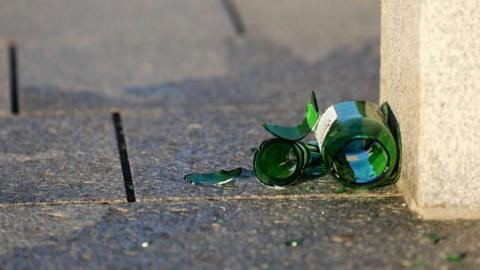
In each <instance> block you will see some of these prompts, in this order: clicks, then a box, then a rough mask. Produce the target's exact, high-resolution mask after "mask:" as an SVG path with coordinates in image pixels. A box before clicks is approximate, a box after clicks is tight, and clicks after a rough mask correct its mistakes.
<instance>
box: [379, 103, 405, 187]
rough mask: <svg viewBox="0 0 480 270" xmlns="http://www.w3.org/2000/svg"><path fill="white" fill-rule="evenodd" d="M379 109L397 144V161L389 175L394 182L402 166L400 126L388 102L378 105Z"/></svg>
mask: <svg viewBox="0 0 480 270" xmlns="http://www.w3.org/2000/svg"><path fill="white" fill-rule="evenodd" d="M380 110H381V111H382V113H383V115H384V116H385V119H386V120H387V125H388V128H389V129H390V131H391V132H392V135H393V138H394V139H395V143H396V145H397V153H398V162H397V164H396V166H395V168H394V170H393V172H392V175H391V176H390V180H391V182H396V181H397V180H398V178H399V177H400V169H401V167H402V137H401V134H400V126H399V124H398V120H397V118H396V117H395V114H394V113H393V111H392V108H391V107H390V104H388V102H384V103H382V105H380Z"/></svg>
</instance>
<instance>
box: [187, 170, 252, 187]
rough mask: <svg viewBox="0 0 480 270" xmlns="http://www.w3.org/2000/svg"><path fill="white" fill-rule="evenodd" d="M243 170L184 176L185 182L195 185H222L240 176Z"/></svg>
mask: <svg viewBox="0 0 480 270" xmlns="http://www.w3.org/2000/svg"><path fill="white" fill-rule="evenodd" d="M244 170H245V169H243V168H235V169H233V170H220V171H218V172H211V173H192V174H187V175H185V177H184V179H185V181H187V182H189V183H192V184H195V185H204V186H211V185H223V184H226V183H228V182H230V181H232V180H234V179H235V178H237V177H240V176H241V175H242V172H243V171H244Z"/></svg>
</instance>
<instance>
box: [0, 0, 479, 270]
mask: <svg viewBox="0 0 480 270" xmlns="http://www.w3.org/2000/svg"><path fill="white" fill-rule="evenodd" d="M230 2H232V3H234V4H235V6H236V12H238V13H237V15H238V16H237V17H236V19H233V17H235V15H234V16H232V10H234V11H233V12H234V13H235V8H233V9H232V7H230V13H228V12H227V10H226V9H225V2H222V1H220V0H218V1H215V0H209V1H194V0H182V1H166V0H162V1H149V0H138V1H126V0H122V1H113V0H103V1H93V0H87V1H73V0H71V1H60V0H47V1H42V2H32V1H27V0H18V1H7V0H0V37H7V38H11V39H14V40H15V41H16V43H17V50H18V60H19V61H18V62H19V63H18V64H19V65H18V68H19V69H18V75H19V88H18V94H19V104H20V115H19V116H13V115H11V114H10V113H9V111H10V110H9V108H8V107H9V105H10V102H11V100H10V89H9V87H8V84H9V81H8V78H9V76H8V75H9V69H8V67H6V66H7V65H8V63H9V58H8V55H7V54H5V53H4V52H5V50H6V46H5V45H1V46H0V49H1V50H2V52H0V65H1V66H0V91H1V93H0V105H1V106H2V107H1V109H0V115H2V117H1V118H0V127H1V129H0V169H1V170H0V178H1V179H2V185H3V188H2V190H1V191H0V243H2V244H1V245H0V268H1V269H52V268H53V269H55V268H60V269H63V268H77V269H78V268H99V269H127V268H129V269H131V268H133V269H151V268H160V269H192V268H198V269H287V268H288V269H291V268H293V269H305V268H307V269H319V268H320V269H323V268H326V269H417V268H418V269H478V268H479V267H480V254H479V251H478V250H479V244H478V243H479V241H478V240H479V236H478V230H479V229H480V228H479V227H480V223H479V222H478V221H450V222H433V221H428V222H427V221H422V220H420V219H419V218H417V217H416V216H415V215H414V214H412V213H411V212H410V211H409V210H408V209H407V207H406V206H405V203H404V201H403V198H402V197H401V194H400V193H399V192H398V191H397V189H396V188H395V187H387V188H384V189H379V190H373V191H354V190H342V189H341V188H340V186H339V185H338V184H337V183H336V182H335V181H334V180H333V179H332V177H330V176H324V177H320V178H317V179H305V181H303V182H300V183H298V184H296V185H293V186H290V187H288V188H285V189H271V188H267V187H265V186H263V185H261V184H259V183H258V181H257V180H256V179H255V177H254V176H253V175H252V173H251V162H252V151H251V148H254V147H256V146H257V145H258V144H259V143H260V142H261V141H262V140H263V139H265V138H267V137H268V136H269V135H268V134H267V133H266V132H265V131H264V130H263V128H262V126H261V125H262V124H263V123H265V122H275V123H285V124H296V123H298V122H299V121H300V120H301V119H302V115H303V111H304V104H305V102H306V101H307V100H308V98H309V95H310V93H311V91H312V90H315V91H316V93H317V98H318V101H319V106H320V108H321V109H325V108H326V107H327V106H329V105H331V104H334V103H336V102H339V101H344V100H356V99H365V100H372V101H376V100H377V99H378V87H379V74H378V72H379V60H380V59H379V33H380V25H379V24H380V3H379V1H373V0H368V1H365V0H340V1H335V2H332V1H313V0H301V1H295V3H292V2H291V1H287V0H281V1H275V3H273V2H272V1H265V0H262V1H258V0H248V1H246V0H242V1H235V2H233V1H230ZM235 20H236V21H235ZM239 24H241V26H242V27H243V29H244V32H242V33H240V32H239V31H238V30H239ZM240 30H241V29H240ZM113 111H117V112H120V114H121V116H122V119H123V129H124V137H125V140H126V142H127V152H128V155H129V162H130V168H131V173H132V180H133V184H134V189H135V195H136V200H137V201H136V202H134V203H126V195H125V187H124V178H123V176H122V167H121V162H120V157H119V153H118V149H117V141H116V135H119V134H116V132H115V130H114V125H113V122H112V120H111V113H112V112H113ZM124 165H125V164H124ZM238 166H241V167H244V168H247V174H246V175H245V177H242V178H241V179H237V180H236V181H234V182H232V183H229V184H227V185H225V186H223V187H201V186H196V185H191V184H189V183H187V182H185V181H184V180H183V176H184V175H185V174H187V173H191V172H208V171H212V170H218V169H228V168H234V167H238ZM248 170H249V171H248Z"/></svg>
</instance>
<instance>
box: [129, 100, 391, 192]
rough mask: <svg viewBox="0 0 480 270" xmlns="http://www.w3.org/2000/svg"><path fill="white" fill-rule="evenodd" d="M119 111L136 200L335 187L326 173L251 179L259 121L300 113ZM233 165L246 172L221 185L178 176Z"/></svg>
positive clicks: (296, 117)
mask: <svg viewBox="0 0 480 270" xmlns="http://www.w3.org/2000/svg"><path fill="white" fill-rule="evenodd" d="M300 107H303V105H300ZM124 115H125V117H124V125H125V133H126V137H127V141H128V147H129V156H130V159H131V166H132V174H133V178H134V181H135V189H136V194H137V198H138V199H139V200H145V199H148V198H172V197H174V198H175V197H179V198H186V197H187V198H191V197H198V196H207V197H208V196H214V197H215V196H216V197H232V196H244V197H249V196H268V195H275V194H276V195H278V194H283V195H298V194H325V193H333V192H335V190H337V189H338V188H339V187H340V186H339V185H338V184H337V183H336V182H335V181H334V180H333V179H332V178H331V177H330V176H325V177H320V178H317V179H311V180H310V181H305V182H302V183H301V184H298V185H293V186H290V187H288V188H285V189H274V188H269V187H266V186H264V185H262V184H260V183H259V182H258V181H257V179H256V178H255V176H254V174H253V171H252V162H253V152H252V150H251V149H252V148H255V147H257V146H258V145H259V144H260V143H261V142H262V141H263V140H264V139H266V138H269V137H272V136H271V135H268V134H267V132H266V131H265V130H264V129H263V127H262V124H263V123H265V122H274V121H275V120H276V119H277V120H278V119H280V118H281V119H283V120H286V122H285V123H289V124H294V123H298V122H300V121H301V120H302V119H303V113H301V114H295V113H292V112H289V111H288V110H285V109H283V108H276V109H275V108H273V109H271V108H268V107H261V106H252V105H250V106H248V105H241V106H218V107H215V106H205V107H196V106H190V107H188V106H186V107H183V108H182V107H177V108H172V107H166V108H164V109H157V110H146V111H143V112H142V111H137V110H131V111H125V112H124ZM280 115H281V117H280ZM275 118H276V119H275ZM236 167H243V168H246V169H247V170H248V171H249V172H248V173H247V175H245V176H246V177H242V178H239V179H238V181H234V182H233V183H228V184H226V185H224V186H223V187H205V186H199V185H192V184H190V183H187V182H186V181H184V179H183V178H184V176H185V175H186V174H189V173H196V172H200V173H203V172H205V173H206V172H211V171H218V170H221V169H233V168H236ZM304 180H306V179H304ZM362 192H364V193H368V191H362ZM370 192H371V193H375V192H376V193H396V189H395V188H393V187H390V188H387V189H379V190H376V191H370Z"/></svg>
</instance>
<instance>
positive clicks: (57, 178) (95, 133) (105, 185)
mask: <svg viewBox="0 0 480 270" xmlns="http://www.w3.org/2000/svg"><path fill="white" fill-rule="evenodd" d="M0 126H1V127H2V128H1V130H0V179H2V189H1V191H0V203H1V204H6V203H7V204H8V203H35V202H56V201H92V200H114V199H120V200H123V199H124V198H125V190H124V187H123V178H122V175H121V169H120V162H119V159H118V155H117V149H116V142H115V137H114V135H115V133H114V131H113V124H112V123H111V121H110V116H109V115H103V116H100V115H96V116H87V115H86V116H81V117H80V116H78V117H70V118H62V117H50V118H24V117H7V118H0Z"/></svg>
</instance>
